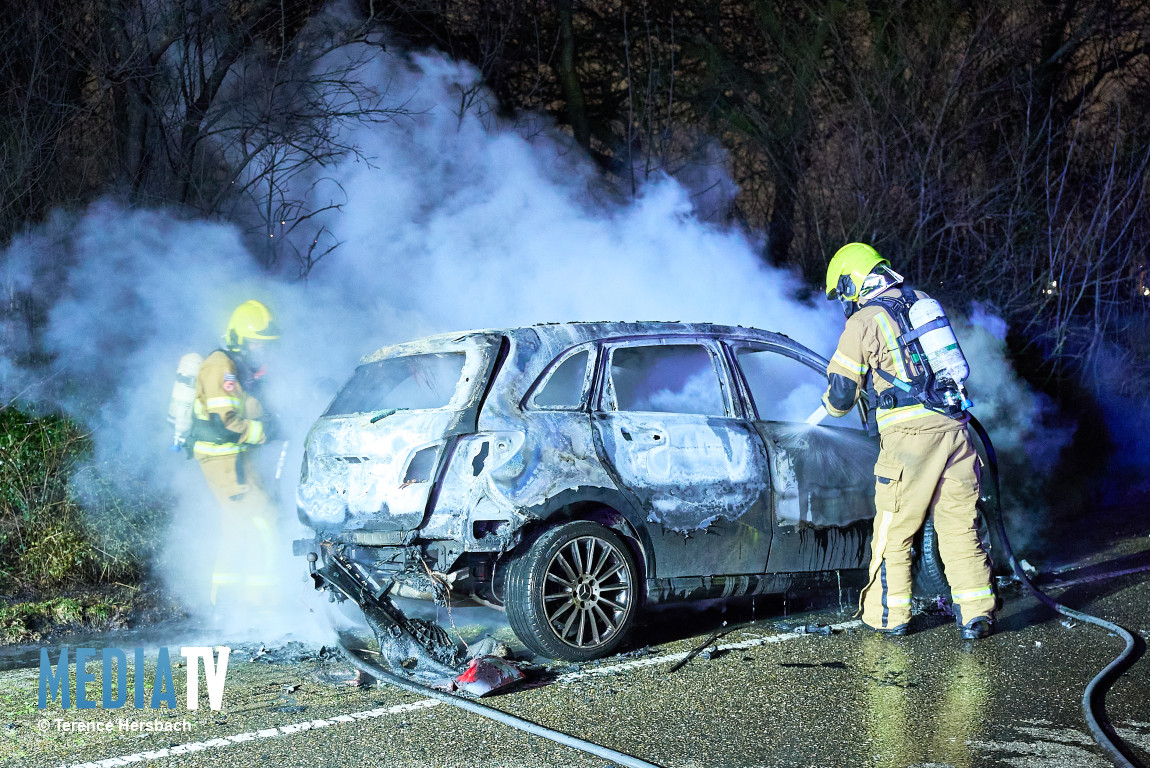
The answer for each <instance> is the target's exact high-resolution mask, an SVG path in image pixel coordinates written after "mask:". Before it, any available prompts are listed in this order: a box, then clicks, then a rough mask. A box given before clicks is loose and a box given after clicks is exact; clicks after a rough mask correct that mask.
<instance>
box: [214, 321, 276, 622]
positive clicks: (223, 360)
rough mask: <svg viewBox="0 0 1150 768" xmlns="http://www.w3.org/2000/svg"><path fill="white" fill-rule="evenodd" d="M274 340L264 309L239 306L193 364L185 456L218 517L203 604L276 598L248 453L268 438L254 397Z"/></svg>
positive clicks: (267, 518) (267, 515)
mask: <svg viewBox="0 0 1150 768" xmlns="http://www.w3.org/2000/svg"><path fill="white" fill-rule="evenodd" d="M279 337H280V333H279V330H278V329H277V327H276V324H275V320H274V318H273V317H272V314H271V312H270V311H269V310H268V308H267V307H266V306H264V305H263V304H262V303H260V302H258V301H254V300H253V301H247V302H244V303H243V304H241V305H240V306H239V307H237V308H236V310H235V311H234V312H233V313H232V316H231V319H230V320H229V322H228V327H227V331H226V333H225V334H224V347H223V348H221V349H217V350H216V351H215V352H212V354H210V355H208V357H207V358H206V359H205V360H204V362H203V363H202V364H201V365H200V370H199V374H198V375H197V376H196V397H195V402H194V405H193V410H194V416H195V422H194V423H195V427H194V430H193V433H192V434H193V437H194V439H195V442H194V445H193V454H194V456H195V458H196V460H197V461H198V462H199V464H200V468H201V469H202V470H203V473H204V479H205V480H207V483H208V486H209V487H210V488H211V489H212V492H213V493H214V494H215V497H216V499H217V501H219V503H220V507H221V510H222V523H221V526H220V533H219V537H218V542H219V549H218V554H217V556H216V560H215V565H214V567H213V569H212V577H211V596H210V599H211V603H212V605H219V604H221V603H227V604H241V605H249V606H263V605H267V604H268V603H269V602H271V601H274V600H275V599H276V597H277V595H278V589H277V586H278V584H277V580H276V576H275V557H274V555H275V541H276V533H275V522H276V514H275V506H274V504H273V503H272V500H271V498H270V497H269V496H268V493H267V491H266V489H265V487H264V484H263V482H262V478H261V477H260V472H259V469H258V466H257V464H256V462H255V461H254V455H253V450H254V449H256V447H257V446H260V445H263V444H264V443H266V442H267V441H268V440H269V439H274V437H275V434H274V432H275V429H276V427H275V424H274V422H273V420H272V419H271V418H270V417H269V415H267V414H266V413H265V412H264V406H263V404H262V403H261V402H260V400H259V398H258V396H257V394H258V389H259V381H260V378H261V377H262V371H261V370H260V368H259V364H258V363H259V356H260V353H261V352H262V351H263V349H264V346H265V345H266V344H268V343H269V342H272V341H274V340H275V339H278V338H279Z"/></svg>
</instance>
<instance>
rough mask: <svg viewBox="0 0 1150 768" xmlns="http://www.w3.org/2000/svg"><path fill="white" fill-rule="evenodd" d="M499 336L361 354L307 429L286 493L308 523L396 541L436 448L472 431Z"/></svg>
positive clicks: (418, 507)
mask: <svg viewBox="0 0 1150 768" xmlns="http://www.w3.org/2000/svg"><path fill="white" fill-rule="evenodd" d="M501 341H502V336H501V335H499V334H497V333H475V334H468V335H464V336H458V337H454V338H447V337H437V338H432V339H424V340H421V341H417V342H410V343H407V344H400V345H397V346H394V347H387V348H385V349H382V350H379V351H378V352H376V353H375V354H372V355H369V356H367V357H365V358H364V359H363V361H362V362H361V364H360V365H359V367H358V368H356V370H355V373H354V375H353V376H352V377H351V379H350V380H349V381H348V382H347V384H345V385H344V387H343V388H342V389H341V390H340V392H339V394H337V395H336V397H335V399H334V400H333V401H332V403H331V405H330V406H329V407H328V409H327V412H326V413H324V415H323V416H322V417H320V419H319V420H318V421H317V422H316V423H315V425H314V426H313V427H312V430H311V433H310V434H309V435H308V439H307V445H306V447H305V451H304V463H303V467H302V469H301V474H300V484H299V487H298V489H297V492H296V500H297V504H298V506H299V510H300V516H301V519H303V520H304V522H306V523H307V524H309V525H311V526H312V527H313V528H316V529H317V530H323V531H340V530H363V531H364V532H365V533H366V532H377V534H378V535H377V538H378V539H379V541H378V542H377V541H371V542H368V541H365V542H363V543H379V544H384V543H399V541H400V540H401V539H402V538H403V534H404V533H406V532H409V531H412V530H414V529H416V528H418V527H419V526H420V524H421V523H422V522H423V517H424V513H425V511H426V509H427V502H428V498H429V496H430V494H431V491H432V488H433V485H434V482H435V479H436V477H437V474H438V470H439V466H440V464H441V462H442V459H443V455H444V451H445V449H446V448H447V447H448V445H449V444H450V443H451V441H452V439H453V438H454V437H456V436H458V435H463V434H468V433H471V432H474V431H475V429H476V426H475V425H476V419H477V418H478V414H479V407H480V405H481V402H482V400H483V395H484V392H485V388H486V384H487V381H488V379H489V377H490V375H491V372H492V368H493V366H494V365H495V361H496V358H497V357H498V353H499V348H500V343H501Z"/></svg>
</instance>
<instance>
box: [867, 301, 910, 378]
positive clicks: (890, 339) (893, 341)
mask: <svg viewBox="0 0 1150 768" xmlns="http://www.w3.org/2000/svg"><path fill="white" fill-rule="evenodd" d="M874 319H875V322H876V323H878V327H879V330H880V331H882V335H883V336H885V337H886V347H887V349H889V350H890V356H891V357H893V358H894V367H895V369H896V370H897V372H898V377H899V378H900V379H902V380H903V381H906V382H909V381H910V374H908V373H907V371H906V364H905V363H904V362H903V359H902V350H900V349H899V346H898V334H897V333H895V332H894V328H892V327H891V325H890V320H889V319H888V318H887V316H886V313H885V312H880V313H879V314H877V315H875V316H874Z"/></svg>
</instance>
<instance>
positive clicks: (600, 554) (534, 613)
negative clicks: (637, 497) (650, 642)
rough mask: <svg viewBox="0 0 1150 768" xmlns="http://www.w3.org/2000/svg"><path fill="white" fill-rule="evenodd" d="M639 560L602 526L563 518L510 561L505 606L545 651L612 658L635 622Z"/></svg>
mask: <svg viewBox="0 0 1150 768" xmlns="http://www.w3.org/2000/svg"><path fill="white" fill-rule="evenodd" d="M638 573H639V570H638V568H637V567H636V565H635V558H634V557H632V555H631V551H630V550H629V549H628V548H627V545H626V544H625V543H624V541H623V539H622V538H621V537H620V536H619V535H618V534H616V533H615V532H614V531H612V530H610V529H609V528H605V527H603V526H602V525H599V524H598V523H592V522H586V521H574V522H570V523H564V524H562V525H559V526H557V527H555V528H552V529H551V530H549V531H547V532H546V533H544V534H543V535H542V536H540V537H539V538H538V539H536V540H535V541H534V542H533V543H532V544H531V546H530V547H528V549H527V551H526V552H524V553H523V554H522V555H520V556H519V557H517V558H516V559H515V560H514V561H512V563H511V564H510V568H509V569H508V573H507V586H506V589H505V590H504V605H505V606H506V608H507V619H508V621H509V622H510V624H511V629H513V630H514V631H515V634H516V635H517V636H518V637H519V639H520V640H521V641H522V642H523V644H524V645H526V646H527V647H528V648H530V649H531V650H533V651H535V652H536V653H538V654H539V655H541V656H546V657H547V658H552V659H563V660H566V661H587V660H588V659H595V658H599V657H601V656H606V655H609V654H610V653H612V652H614V650H615V649H616V648H617V647H618V646H619V644H620V643H621V642H623V639H624V637H625V636H626V634H627V632H628V630H630V628H631V625H632V624H633V623H634V619H635V611H636V600H637V596H638V594H639V592H638Z"/></svg>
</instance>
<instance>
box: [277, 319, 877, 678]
mask: <svg viewBox="0 0 1150 768" xmlns="http://www.w3.org/2000/svg"><path fill="white" fill-rule="evenodd" d="M825 370H826V360H825V359H823V358H821V357H819V356H818V355H816V354H814V353H813V352H811V351H810V350H809V349H807V348H805V347H803V346H802V345H800V344H798V343H796V342H795V341H793V340H791V339H789V338H787V337H786V336H782V335H779V334H776V333H769V332H766V331H761V330H756V329H753V328H742V327H729V326H721V325H710V324H688V323H558V324H546V325H536V326H531V327H524V328H510V329H504V330H486V331H473V332H467V333H457V334H449V335H443V336H435V337H430V338H425V339H420V340H417V341H411V342H407V343H404V344H398V345H395V346H391V347H386V348H384V349H381V350H379V351H377V352H375V353H374V354H371V355H369V356H367V357H365V358H364V359H363V360H362V362H361V364H360V365H359V367H358V368H357V369H356V371H355V374H354V375H353V376H352V378H351V380H350V381H348V382H347V384H346V385H345V386H344V387H343V388H342V390H341V391H340V392H339V393H338V394H337V395H336V397H335V398H334V400H333V401H332V403H331V405H330V406H329V407H328V409H327V411H326V412H325V413H324V415H323V416H322V417H321V418H320V419H319V420H318V421H317V422H316V424H315V425H314V426H313V427H312V429H311V432H310V434H309V436H308V440H307V446H306V452H305V457H304V463H303V467H302V472H301V478H300V484H299V487H298V491H297V504H298V510H299V515H300V519H301V520H302V521H303V522H304V523H305V524H306V525H308V526H309V527H310V528H312V529H313V530H314V531H315V541H314V542H310V543H308V546H305V547H303V551H309V552H312V553H314V554H313V555H312V556H311V559H312V561H313V569H314V568H316V565H315V563H316V561H318V564H319V566H320V567H323V566H324V565H325V564H327V563H329V561H332V560H333V559H337V560H338V561H339V564H340V568H341V569H342V572H346V573H352V572H354V573H352V575H353V576H354V585H355V586H354V588H344V589H343V591H344V592H345V593H346V594H350V595H351V596H352V597H355V598H356V599H357V600H359V599H360V597H362V598H363V599H369V598H370V596H371V595H375V596H377V597H378V596H382V595H389V594H390V595H400V596H409V597H418V598H424V599H436V600H440V601H442V600H446V599H450V600H453V601H458V600H464V599H474V600H477V601H480V602H483V603H487V604H492V605H496V606H501V607H503V608H504V609H505V610H506V612H507V616H508V620H509V622H510V624H511V627H512V628H513V629H514V631H515V633H516V635H518V637H519V638H520V639H521V640H522V641H523V643H524V644H525V645H526V646H528V647H529V648H531V649H532V650H534V651H536V652H537V653H539V654H541V655H543V656H547V657H551V658H559V659H569V660H585V659H590V658H595V657H598V656H603V655H606V654H608V653H611V652H612V651H613V650H614V649H615V648H616V647H617V646H618V644H619V643H620V642H621V641H622V640H623V637H624V635H625V634H626V632H627V630H628V628H629V627H630V626H631V625H632V623H633V622H634V620H635V617H636V612H637V611H638V610H639V609H640V608H641V607H643V606H646V605H651V604H655V603H666V602H676V601H686V600H694V599H700V598H729V597H737V596H744V595H756V594H765V593H781V592H784V591H786V590H788V589H790V588H792V587H793V586H795V585H796V584H797V583H799V582H804V581H811V580H814V581H829V582H831V583H833V581H834V580H835V579H836V578H837V577H838V576H840V575H841V572H842V571H849V570H856V569H862V568H864V567H865V565H866V562H867V557H868V554H869V553H868V545H869V538H870V528H871V524H870V521H871V519H872V517H873V515H874V502H873V495H874V475H873V469H874V462H875V458H876V457H877V455H878V441H877V439H876V438H874V437H871V436H869V435H868V434H867V431H866V430H865V421H866V411H865V406H863V405H860V407H859V411H858V414H857V415H848V416H847V417H846V418H844V419H840V420H833V421H834V423H833V424H828V425H822V426H818V427H810V426H807V425H806V424H805V423H804V420H805V419H806V417H807V416H809V415H810V414H811V413H812V412H813V411H814V410H815V409H816V408H817V407H818V406H819V398H820V396H821V394H822V392H823V390H824V388H825V386H826V375H825ZM828 421H832V420H828ZM301 554H302V551H301ZM317 583H320V580H319V579H317ZM357 590H358V591H357Z"/></svg>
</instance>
